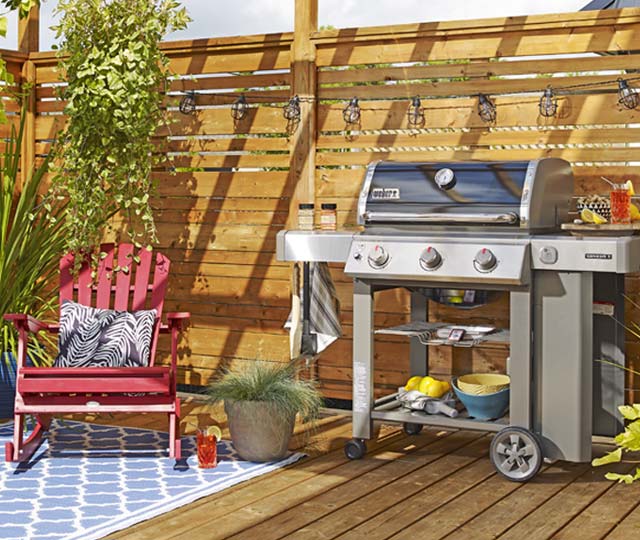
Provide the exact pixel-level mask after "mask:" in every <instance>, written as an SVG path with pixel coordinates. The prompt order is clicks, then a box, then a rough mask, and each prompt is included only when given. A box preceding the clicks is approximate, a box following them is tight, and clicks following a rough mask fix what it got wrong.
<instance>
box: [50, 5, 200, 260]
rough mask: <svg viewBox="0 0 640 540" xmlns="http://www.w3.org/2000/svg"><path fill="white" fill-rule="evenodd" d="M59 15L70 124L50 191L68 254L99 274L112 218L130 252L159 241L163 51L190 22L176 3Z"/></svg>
mask: <svg viewBox="0 0 640 540" xmlns="http://www.w3.org/2000/svg"><path fill="white" fill-rule="evenodd" d="M57 13H58V14H59V15H60V23H59V25H58V26H57V27H55V30H56V32H57V38H58V39H60V45H59V47H58V48H59V54H58V57H59V68H60V72H61V73H62V74H64V75H63V77H64V80H65V81H66V82H67V86H66V87H63V88H62V90H61V92H60V97H62V99H64V100H66V102H67V103H66V107H65V109H64V112H65V114H66V115H67V118H68V122H67V125H66V128H65V129H64V132H63V134H62V135H61V140H60V144H59V148H58V154H57V156H56V157H57V158H58V159H57V163H58V166H57V169H56V174H55V177H54V180H53V188H54V190H55V192H56V193H57V195H58V196H59V197H61V198H62V197H64V198H66V199H68V201H69V205H68V208H69V210H68V212H67V214H66V219H67V222H68V223H67V225H68V229H69V234H68V237H67V246H66V247H67V248H68V250H69V251H73V252H75V253H82V252H84V253H91V255H92V260H93V262H94V265H95V264H96V263H97V261H98V258H99V253H98V252H97V251H96V249H97V248H96V246H99V244H100V241H101V239H102V237H103V234H104V232H105V228H106V226H107V224H108V222H109V219H110V218H111V217H112V216H114V215H115V214H117V213H118V212H120V213H121V214H122V216H123V218H124V225H123V233H124V234H125V235H126V236H128V238H129V240H130V241H132V242H133V243H134V244H135V245H137V246H138V247H140V246H142V245H147V246H150V245H151V244H152V243H154V242H156V241H157V238H156V227H155V223H154V220H153V213H152V210H151V206H150V202H149V197H150V195H151V194H152V188H153V184H152V179H151V171H152V168H153V166H154V165H155V164H157V162H158V161H157V160H158V159H159V157H157V156H158V154H154V151H156V152H157V149H156V148H155V145H154V142H153V136H154V134H155V133H156V131H157V129H158V128H159V127H160V126H162V125H163V124H165V123H166V122H167V118H168V117H167V112H166V108H164V107H163V97H164V90H166V86H167V81H168V80H169V69H168V58H167V57H166V56H165V55H164V54H163V52H162V51H161V49H160V42H161V40H162V38H163V37H164V36H165V35H166V34H167V33H168V32H170V31H172V30H180V29H183V28H185V27H186V25H187V23H188V22H189V20H190V19H189V17H188V15H187V13H186V10H185V9H184V8H183V7H181V6H180V3H179V2H177V1H175V0H60V1H59V2H58V6H57ZM79 259H80V258H77V260H79Z"/></svg>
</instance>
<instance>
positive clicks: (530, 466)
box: [489, 427, 542, 482]
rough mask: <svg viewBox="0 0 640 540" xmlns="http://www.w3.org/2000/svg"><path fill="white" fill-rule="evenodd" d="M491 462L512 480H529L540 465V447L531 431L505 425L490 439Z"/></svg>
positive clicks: (536, 472)
mask: <svg viewBox="0 0 640 540" xmlns="http://www.w3.org/2000/svg"><path fill="white" fill-rule="evenodd" d="M489 456H490V457H491V463H493V466H494V467H495V468H496V470H497V471H498V472H499V473H500V474H501V475H502V476H504V477H505V478H507V479H508V480H511V481H513V482H526V481H527V480H531V478H533V477H534V476H535V475H536V474H538V471H539V470H540V466H541V465H542V448H540V443H539V442H538V439H537V438H536V437H535V435H534V434H533V433H531V432H530V431H528V430H526V429H524V428H520V427H507V428H504V429H503V430H502V431H499V432H498V433H497V434H496V436H495V437H494V438H493V441H491V448H490V450H489Z"/></svg>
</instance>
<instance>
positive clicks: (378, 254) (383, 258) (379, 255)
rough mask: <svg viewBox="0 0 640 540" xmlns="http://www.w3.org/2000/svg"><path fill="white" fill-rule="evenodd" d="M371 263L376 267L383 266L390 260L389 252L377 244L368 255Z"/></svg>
mask: <svg viewBox="0 0 640 540" xmlns="http://www.w3.org/2000/svg"><path fill="white" fill-rule="evenodd" d="M367 259H368V260H369V264H370V265H371V266H373V267H374V268H382V267H383V266H384V265H386V264H387V263H388V262H389V254H388V253H387V250H386V249H384V248H383V247H382V246H381V245H376V246H375V247H374V248H373V249H372V250H371V251H370V252H369V256H368V257H367Z"/></svg>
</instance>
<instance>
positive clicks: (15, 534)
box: [0, 421, 304, 540]
mask: <svg viewBox="0 0 640 540" xmlns="http://www.w3.org/2000/svg"><path fill="white" fill-rule="evenodd" d="M12 433H13V424H12V423H8V424H2V425H0V444H1V446H0V448H1V449H2V450H4V443H5V442H6V441H8V440H11V437H12ZM167 446H168V437H167V434H166V433H161V432H158V431H152V430H148V429H138V428H122V427H113V426H101V425H97V424H86V423H82V422H71V421H64V422H56V421H54V422H53V423H52V426H51V430H50V431H49V433H48V435H47V442H45V443H44V444H43V445H42V446H41V447H40V448H39V450H38V452H37V453H36V454H35V455H34V456H33V458H32V460H31V461H30V463H29V464H28V465H27V466H17V464H15V463H6V462H3V464H2V467H1V469H2V472H1V473H0V524H1V525H0V538H2V539H3V540H9V539H15V540H32V539H33V540H35V539H42V540H45V539H46V540H56V539H65V540H72V539H82V540H91V539H95V538H102V537H104V536H106V535H108V534H110V533H112V532H114V531H117V530H120V529H124V528H126V527H130V526H131V525H134V524H135V523H139V522H141V521H144V520H146V519H149V518H152V517H154V516H157V515H159V514H163V513H164V512H168V511H169V510H172V509H174V508H177V507H179V506H182V505H185V504H187V503H190V502H192V501H194V500H196V499H199V498H200V497H204V496H205V495H210V494H212V493H215V492H217V491H221V490H223V489H225V488H228V487H229V486H232V485H234V484H237V483H239V482H243V481H245V480H248V479H250V478H254V477H256V476H259V475H261V474H265V473H267V472H270V471H273V470H275V469H278V468H280V467H283V466H285V465H289V464H290V463H294V462H295V461H298V460H299V459H300V458H301V457H303V456H304V454H300V453H296V454H292V455H291V456H289V457H288V458H285V459H284V460H282V461H279V462H272V463H252V462H249V461H242V460H241V459H240V458H239V456H238V455H237V454H236V452H235V450H234V449H233V446H232V445H231V442H229V441H220V442H219V443H218V466H217V467H216V468H214V469H199V468H198V461H197V456H196V455H195V440H194V438H193V437H183V438H182V453H183V456H185V457H186V460H184V461H183V462H181V463H180V464H178V465H176V462H175V460H170V459H168V458H166V457H165V456H166V451H165V449H166V448H167Z"/></svg>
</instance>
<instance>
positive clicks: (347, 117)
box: [342, 97, 362, 125]
mask: <svg viewBox="0 0 640 540" xmlns="http://www.w3.org/2000/svg"><path fill="white" fill-rule="evenodd" d="M361 114H362V112H361V110H360V105H359V103H358V98H357V97H354V98H352V99H351V101H349V104H348V105H347V106H346V107H345V108H344V109H343V110H342V118H343V119H344V122H345V124H347V125H358V124H360V118H361Z"/></svg>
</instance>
